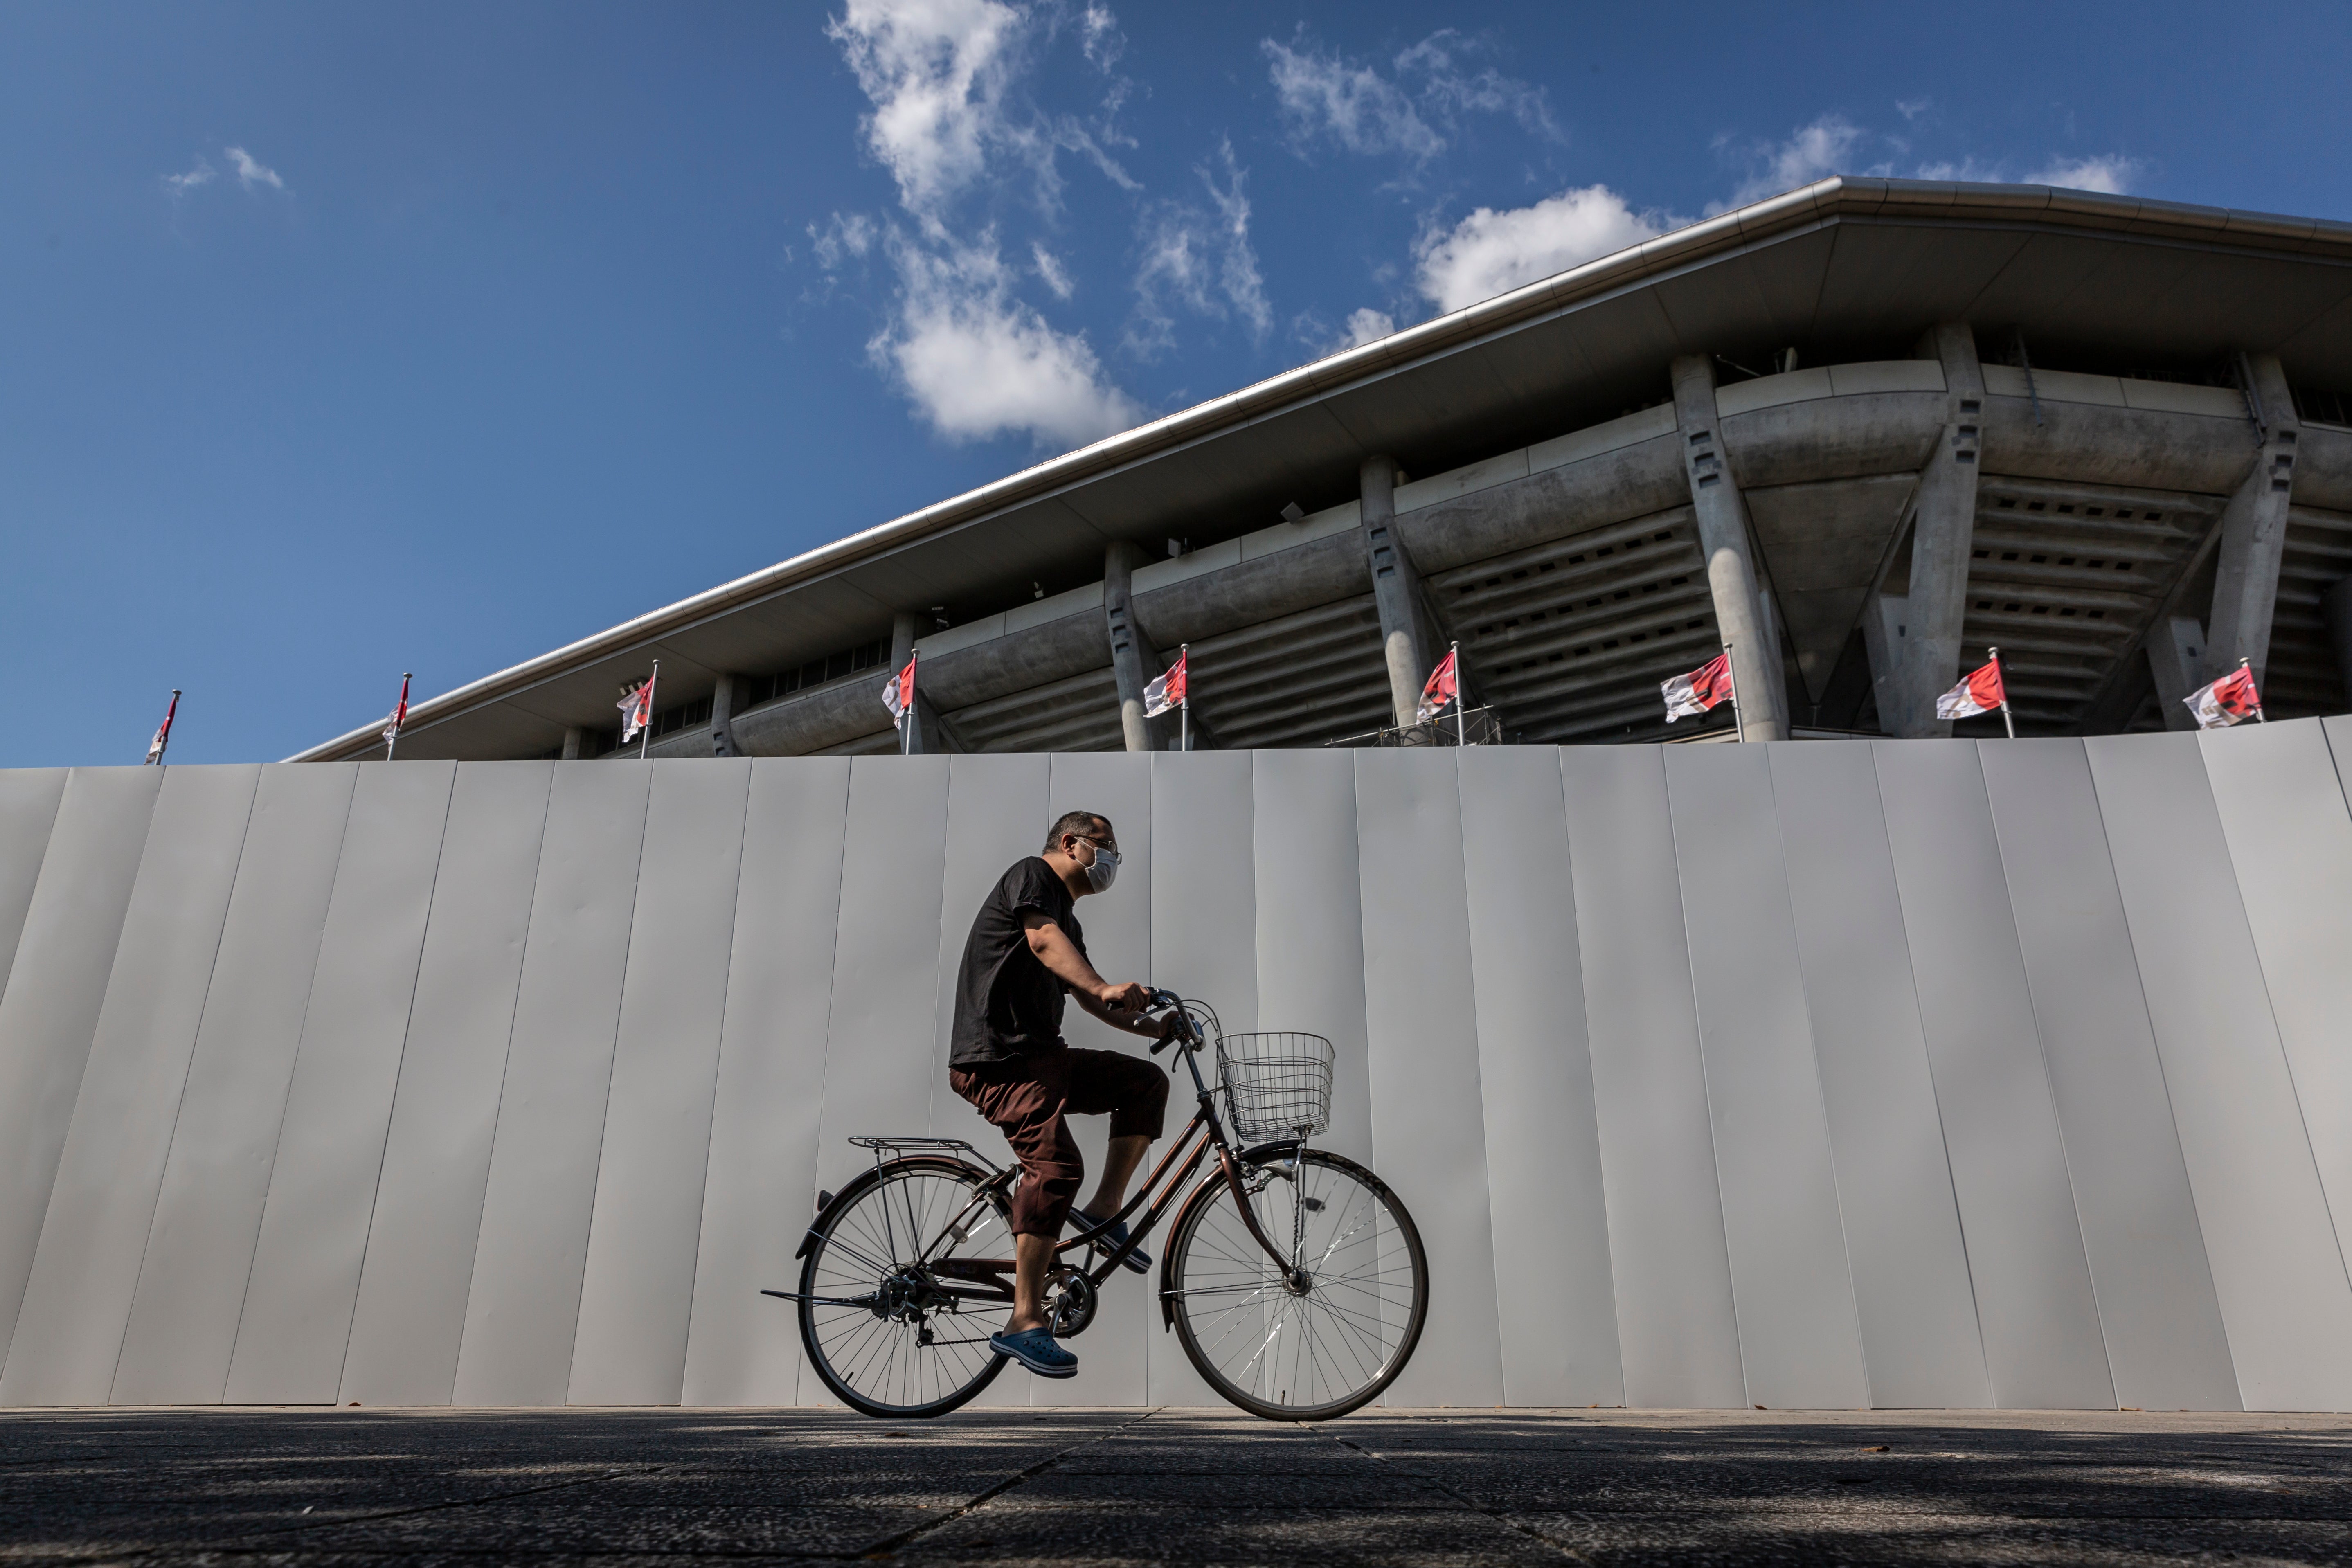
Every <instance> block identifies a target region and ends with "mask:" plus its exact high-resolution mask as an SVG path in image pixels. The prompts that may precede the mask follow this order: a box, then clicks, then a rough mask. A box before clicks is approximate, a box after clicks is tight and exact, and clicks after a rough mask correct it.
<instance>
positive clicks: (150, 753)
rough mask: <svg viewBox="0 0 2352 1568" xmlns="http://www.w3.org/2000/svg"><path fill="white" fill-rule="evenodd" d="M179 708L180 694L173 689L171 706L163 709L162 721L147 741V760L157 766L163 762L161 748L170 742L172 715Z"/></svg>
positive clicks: (142, 764) (143, 764)
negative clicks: (152, 737)
mask: <svg viewBox="0 0 2352 1568" xmlns="http://www.w3.org/2000/svg"><path fill="white" fill-rule="evenodd" d="M179 710H180V694H179V692H178V691H177V690H176V689H175V690H173V693H172V702H171V706H169V707H167V708H165V709H164V710H163V722H162V723H161V724H158V725H156V726H155V738H154V739H153V740H152V741H150V742H147V761H148V762H150V763H155V764H156V765H157V766H159V767H160V766H162V765H163V748H164V747H166V746H168V745H170V744H171V743H172V716H173V714H175V713H177V712H179ZM140 765H141V766H142V767H143V766H145V765H146V764H145V763H141V764H140Z"/></svg>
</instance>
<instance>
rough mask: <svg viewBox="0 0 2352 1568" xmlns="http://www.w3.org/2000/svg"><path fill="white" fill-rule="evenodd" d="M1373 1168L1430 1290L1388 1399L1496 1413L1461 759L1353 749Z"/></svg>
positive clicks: (1498, 1364) (1497, 1363)
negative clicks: (1425, 1263) (1417, 1240)
mask: <svg viewBox="0 0 2352 1568" xmlns="http://www.w3.org/2000/svg"><path fill="white" fill-rule="evenodd" d="M1355 763H1356V834H1357V845H1358V849H1357V865H1358V867H1359V874H1360V876H1361V877H1362V879H1363V915H1362V919H1363V925H1364V1014H1365V1020H1366V1029H1365V1045H1366V1047H1367V1055H1368V1057H1369V1058H1370V1059H1369V1062H1368V1072H1369V1077H1368V1081H1369V1083H1370V1088H1371V1092H1372V1154H1373V1160H1372V1163H1373V1168H1374V1169H1376V1170H1378V1171H1379V1172H1380V1173H1381V1178H1382V1179H1383V1180H1385V1181H1386V1182H1387V1183H1388V1184H1390V1185H1391V1187H1393V1188H1395V1189H1396V1191H1397V1194H1398V1195H1399V1196H1400V1197H1402V1199H1403V1200H1404V1204H1405V1207H1406V1208H1407V1209H1408V1210H1409V1211H1410V1212H1411V1213H1412V1217H1413V1220H1414V1223H1415V1224H1416V1225H1417V1226H1419V1227H1420V1229H1421V1239H1422V1246H1423V1247H1424V1248H1425V1249H1426V1250H1427V1252H1428V1255H1429V1272H1430V1277H1431V1279H1432V1280H1433V1281H1435V1280H1444V1288H1443V1289H1434V1288H1433V1289H1432V1290H1431V1291H1430V1303H1429V1321H1428V1327H1427V1329H1426V1330H1425V1331H1424V1332H1423V1336H1422V1341H1421V1346H1420V1348H1419V1349H1418V1350H1417V1351H1415V1352H1413V1357H1412V1362H1411V1363H1409V1364H1408V1365H1407V1366H1406V1367H1405V1369H1404V1371H1403V1373H1401V1374H1400V1375H1399V1376H1398V1378H1397V1380H1396V1382H1395V1384H1392V1385H1391V1387H1390V1389H1389V1391H1388V1392H1387V1393H1386V1394H1383V1395H1381V1398H1382V1400H1383V1402H1385V1403H1387V1404H1391V1405H1499V1404H1501V1403H1502V1400H1503V1359H1502V1342H1501V1327H1500V1317H1499V1314H1498V1312H1497V1309H1496V1300H1495V1247H1496V1240H1495V1218H1494V1214H1493V1212H1492V1210H1491V1209H1490V1208H1489V1206H1488V1204H1487V1199H1486V1190H1487V1183H1486V1102H1485V1096H1484V1090H1483V1088H1482V1085H1481V1082H1480V1079H1479V1074H1478V1024H1477V1016H1478V1003H1477V992H1476V987H1475V983H1474V981H1473V978H1472V974H1471V961H1470V908H1469V892H1468V889H1467V888H1466V886H1465V881H1464V878H1465V871H1464V868H1463V864H1462V796H1461V788H1460V784H1459V778H1458V775H1459V769H1458V768H1457V766H1456V764H1455V763H1454V752H1451V751H1441V750H1438V749H1436V748H1428V749H1416V750H1412V751H1402V750H1391V749H1385V748H1372V749H1367V750H1362V751H1359V752H1356V753H1355Z"/></svg>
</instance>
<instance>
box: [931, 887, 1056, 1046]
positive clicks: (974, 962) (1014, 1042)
mask: <svg viewBox="0 0 2352 1568" xmlns="http://www.w3.org/2000/svg"><path fill="white" fill-rule="evenodd" d="M1028 910H1036V911H1037V912H1038V913H1040V914H1042V915H1044V916H1045V917H1046V918H1047V919H1048V920H1051V921H1053V922H1054V923H1055V925H1057V926H1059V927H1061V928H1062V934H1063V935H1064V936H1066V937H1068V938H1069V939H1070V941H1071V942H1072V943H1073V944H1075V945H1076V948H1077V950H1078V951H1079V952H1086V950H1087V939H1086V936H1085V934H1084V933H1083V932H1081V931H1079V930H1078V921H1077V912H1076V910H1077V900H1075V899H1073V898H1071V897H1070V889H1067V888H1066V887H1064V886H1063V885H1062V879H1060V878H1059V877H1056V876H1055V875H1054V868H1052V867H1051V866H1048V865H1046V864H1045V861H1044V860H1042V859H1040V858H1038V857H1036V856H1034V855H1032V856H1030V857H1029V858H1027V859H1025V860H1021V861H1016V862H1015V863H1014V864H1013V868H1012V869H1011V870H1009V871H1007V872H1005V873H1004V875H1003V876H1002V877H1000V878H998V879H997V882H996V886H995V887H993V888H992V889H989V893H988V897H987V898H986V899H984V900H982V901H981V906H980V913H979V914H978V915H976V916H975V917H973V919H972V922H971V935H970V936H968V937H966V938H965V939H964V944H963V963H962V966H961V967H960V968H959V969H958V970H957V971H956V994H955V1027H954V1030H953V1032H952V1033H951V1034H950V1037H949V1049H948V1064H949V1065H950V1067H960V1068H971V1067H983V1066H986V1065H987V1064H988V1063H991V1062H1002V1061H1010V1060H1012V1059H1013V1058H1015V1057H1021V1056H1026V1055H1028V1054H1029V1053H1030V1052H1033V1051H1057V1050H1061V1049H1063V1048H1064V1046H1063V1041H1062V993H1063V990H1064V986H1063V984H1062V983H1061V982H1060V981H1059V980H1056V979H1055V978H1054V975H1053V973H1051V972H1050V971H1048V970H1047V969H1046V967H1045V965H1044V964H1042V963H1038V962H1037V955H1036V954H1035V953H1034V952H1030V951H1029V933H1028V932H1027V931H1024V929H1022V925H1021V917H1022V915H1023V914H1024V913H1025V912H1027V911H1028Z"/></svg>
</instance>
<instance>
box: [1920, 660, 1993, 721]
mask: <svg viewBox="0 0 2352 1568" xmlns="http://www.w3.org/2000/svg"><path fill="white" fill-rule="evenodd" d="M2007 700H2009V693H2008V692H2007V691H2006V690H2004V689H2002V687H2001V684H2000V661H1999V660H1995V661H1993V662H1992V663H1990V664H1987V665H1984V666H1981V667H1980V668H1976V669H1972V670H1970V671H1969V675H1968V679H1965V680H1963V681H1961V682H1960V683H1959V684H1958V686H1955V687H1953V688H1952V689H1950V690H1949V691H1947V692H1945V693H1944V694H1943V695H1942V696H1941V697H1938V698H1937V699H1936V717H1937V718H1938V719H1968V718H1973V717H1974V716H1975V715H1977V714H1979V713H1990V712H1991V711H1992V710H1994V709H1996V708H1999V707H2000V705H2001V704H2002V703H2003V702H2006V701H2007Z"/></svg>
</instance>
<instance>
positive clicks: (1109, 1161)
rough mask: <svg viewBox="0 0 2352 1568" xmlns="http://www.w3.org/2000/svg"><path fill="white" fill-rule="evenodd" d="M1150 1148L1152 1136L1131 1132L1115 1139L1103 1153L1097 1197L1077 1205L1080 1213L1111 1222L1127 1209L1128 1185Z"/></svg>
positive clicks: (1096, 1190)
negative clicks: (1111, 1218) (1121, 1211)
mask: <svg viewBox="0 0 2352 1568" xmlns="http://www.w3.org/2000/svg"><path fill="white" fill-rule="evenodd" d="M1150 1147H1151V1138H1150V1134H1149V1133H1143V1132H1136V1133H1129V1134H1124V1135H1122V1136H1120V1137H1117V1138H1114V1139H1112V1140H1111V1141H1110V1146H1109V1147H1108V1149H1107V1150H1105V1151H1104V1153H1103V1171H1102V1179H1101V1180H1100V1181H1098V1182H1097V1183H1096V1184H1095V1195H1094V1196H1093V1197H1091V1198H1088V1199H1087V1201H1086V1202H1085V1203H1082V1204H1080V1205H1078V1208H1079V1209H1080V1211H1082V1212H1083V1213H1086V1214H1090V1215H1094V1216H1095V1217H1096V1218H1097V1219H1108V1218H1110V1216H1111V1215H1115V1214H1117V1213H1118V1211H1119V1210H1120V1209H1121V1208H1123V1207H1125V1206H1126V1204H1127V1184H1128V1183H1129V1181H1131V1180H1133V1179H1134V1176H1135V1172H1136V1167H1138V1166H1139V1165H1141V1164H1142V1163H1143V1155H1144V1152H1145V1151H1146V1150H1148V1149H1150Z"/></svg>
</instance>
